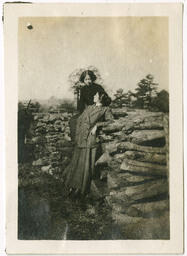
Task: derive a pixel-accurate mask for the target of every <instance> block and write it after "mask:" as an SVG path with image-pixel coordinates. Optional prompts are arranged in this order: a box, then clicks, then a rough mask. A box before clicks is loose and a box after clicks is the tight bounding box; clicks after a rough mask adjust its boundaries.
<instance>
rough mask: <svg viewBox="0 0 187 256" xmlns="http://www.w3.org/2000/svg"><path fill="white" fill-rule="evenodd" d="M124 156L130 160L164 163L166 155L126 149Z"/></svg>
mask: <svg viewBox="0 0 187 256" xmlns="http://www.w3.org/2000/svg"><path fill="white" fill-rule="evenodd" d="M124 157H125V158H128V159H132V160H138V161H143V162H150V163H158V164H162V165H165V164H166V155H165V154H157V153H148V152H146V153H145V152H141V151H126V152H125V153H124Z"/></svg>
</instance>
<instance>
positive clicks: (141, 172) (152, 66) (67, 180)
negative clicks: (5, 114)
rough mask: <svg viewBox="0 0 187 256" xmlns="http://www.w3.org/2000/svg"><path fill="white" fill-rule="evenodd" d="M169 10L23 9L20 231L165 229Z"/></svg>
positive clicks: (87, 236)
mask: <svg viewBox="0 0 187 256" xmlns="http://www.w3.org/2000/svg"><path fill="white" fill-rule="evenodd" d="M168 37H169V34H168V18H167V17H22V18H19V23H18V98H19V102H18V181H19V182H18V239H19V240H118V239H120V240H121V239H122V240H126V239H131V240H148V239H150V240H156V239H157V240H164V239H165V240H168V239H170V224H169V215H170V211H169V164H168V163H169V58H168V56H169V53H168V48H169V47H168V43H169V42H168V41H169V40H168Z"/></svg>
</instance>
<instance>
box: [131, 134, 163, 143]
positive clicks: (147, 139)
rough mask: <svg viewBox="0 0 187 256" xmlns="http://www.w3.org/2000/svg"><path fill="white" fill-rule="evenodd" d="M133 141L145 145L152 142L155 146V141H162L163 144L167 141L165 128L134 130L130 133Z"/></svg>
mask: <svg viewBox="0 0 187 256" xmlns="http://www.w3.org/2000/svg"><path fill="white" fill-rule="evenodd" d="M130 138H131V141H132V142H133V143H135V144H139V145H143V144H144V145H145V144H148V143H149V144H150V143H151V142H152V144H153V146H154V141H155V140H159V139H160V141H161V145H162V144H164V141H165V132H164V131H163V130H142V131H133V132H132V133H131V135H130ZM162 140H163V141H162Z"/></svg>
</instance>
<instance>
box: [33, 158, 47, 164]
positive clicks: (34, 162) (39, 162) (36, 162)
mask: <svg viewBox="0 0 187 256" xmlns="http://www.w3.org/2000/svg"><path fill="white" fill-rule="evenodd" d="M43 164H44V163H43V160H42V159H41V158H39V159H38V160H36V161H33V162H32V165H33V166H42V165H43Z"/></svg>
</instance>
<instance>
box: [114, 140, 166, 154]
mask: <svg viewBox="0 0 187 256" xmlns="http://www.w3.org/2000/svg"><path fill="white" fill-rule="evenodd" d="M117 149H118V150H119V151H121V152H125V151H127V150H132V151H141V152H148V153H149V152H150V153H158V154H165V153H166V148H165V147H163V148H160V147H148V146H140V145H136V144H133V143H131V142H121V143H118V145H117Z"/></svg>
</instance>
